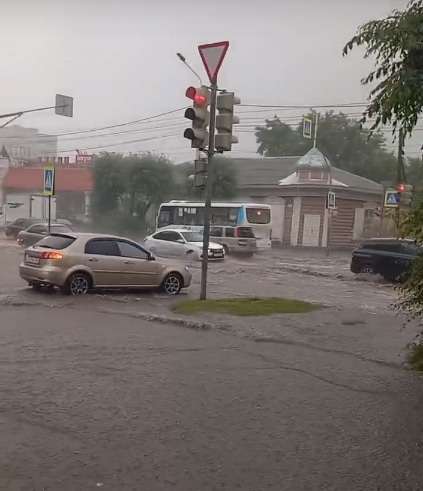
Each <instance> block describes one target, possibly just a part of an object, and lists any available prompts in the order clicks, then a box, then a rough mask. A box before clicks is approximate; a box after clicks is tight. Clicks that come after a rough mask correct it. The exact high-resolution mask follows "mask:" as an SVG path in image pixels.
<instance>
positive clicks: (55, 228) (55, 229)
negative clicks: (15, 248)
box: [17, 223, 72, 247]
mask: <svg viewBox="0 0 423 491" xmlns="http://www.w3.org/2000/svg"><path fill="white" fill-rule="evenodd" d="M50 232H51V233H57V234H58V233H66V232H72V229H70V228H69V227H67V226H66V225H62V224H60V223H52V224H51V225H50ZM47 235H49V233H48V223H36V224H34V225H31V226H30V227H28V228H27V229H26V230H22V231H21V232H19V233H18V239H17V241H18V244H19V245H21V246H25V247H28V246H30V245H32V244H35V243H36V242H38V241H39V240H41V239H43V238H44V237H46V236H47Z"/></svg>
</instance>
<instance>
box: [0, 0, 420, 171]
mask: <svg viewBox="0 0 423 491" xmlns="http://www.w3.org/2000/svg"><path fill="white" fill-rule="evenodd" d="M406 3H407V0H354V1H352V0H343V1H339V0H284V1H283V2H282V1H275V0H261V1H260V2H253V1H245V0H244V1H242V2H241V1H234V0H232V1H231V0H226V1H225V0H215V1H212V2H194V1H193V0H178V1H175V0H156V1H154V2H152V1H146V0H0V6H1V19H2V23H1V24H2V40H3V43H2V49H1V51H0V57H1V62H2V63H1V67H2V76H1V82H0V84H1V87H2V95H3V97H2V111H1V112H3V113H5V112H12V111H17V110H23V109H30V108H34V107H40V106H46V105H52V104H54V95H55V93H57V92H58V93H62V94H66V95H70V96H73V97H74V100H75V103H74V104H75V106H74V118H73V119H69V118H63V117H59V116H55V115H54V113H53V111H48V112H45V113H35V114H31V115H27V116H24V117H23V118H22V119H20V120H19V124H21V125H23V126H27V127H28V126H30V127H38V128H39V130H40V131H43V132H52V133H62V132H67V131H69V132H74V131H78V130H85V129H94V128H101V127H104V126H112V125H115V124H120V123H126V122H129V121H134V120H140V119H143V118H148V117H150V116H154V115H157V114H160V113H166V112H168V111H172V110H175V109H178V108H181V107H183V106H185V105H187V99H185V97H184V95H185V90H186V88H187V87H188V86H189V85H191V84H193V85H196V83H197V80H196V79H195V77H194V76H193V75H192V74H191V72H190V71H189V70H188V69H187V68H186V67H185V66H184V65H183V64H182V63H181V62H180V61H179V60H178V58H177V57H176V52H178V51H179V52H181V53H183V54H184V55H185V56H186V58H187V60H188V61H189V62H190V63H191V64H192V65H193V67H195V69H196V70H197V71H198V72H199V73H200V74H201V76H202V77H204V80H205V79H206V76H205V73H204V70H203V68H202V64H201V60H200V57H199V55H198V51H197V46H198V45H199V44H203V43H208V42H215V41H221V40H229V41H230V48H229V51H228V53H227V57H226V59H225V61H224V64H223V67H222V71H221V74H220V79H219V85H220V86H221V87H224V88H226V89H228V90H233V91H235V93H236V94H237V95H238V96H239V97H240V98H241V100H242V103H243V104H262V105H280V106H284V105H309V106H315V105H336V104H343V103H356V102H364V101H365V100H366V98H367V89H365V88H363V87H362V86H361V85H360V79H361V78H362V77H363V76H364V75H365V74H366V73H367V72H368V71H369V69H370V68H371V67H372V65H371V63H370V62H369V61H367V62H366V61H365V60H363V58H362V53H360V52H359V51H357V52H356V53H354V54H353V55H351V56H348V57H347V58H343V57H342V55H341V50H342V47H343V46H344V44H345V43H346V42H347V41H348V40H349V38H350V37H351V36H352V35H354V33H355V31H356V29H357V26H358V25H360V24H362V23H364V22H366V21H368V20H371V19H374V18H380V17H384V16H386V15H387V14H388V13H389V12H390V11H391V10H392V9H394V8H399V9H402V8H404V6H405V5H406ZM334 109H335V110H336V108H334ZM238 112H239V113H240V117H241V125H240V127H239V131H238V132H237V134H238V137H239V140H240V143H239V144H238V145H237V146H236V151H235V152H234V153H233V155H234V156H235V155H236V156H240V155H245V156H253V155H254V152H255V150H256V144H255V140H254V134H253V130H254V126H255V125H256V124H260V122H262V121H264V119H265V118H266V117H272V116H274V115H275V114H278V115H279V116H280V117H281V119H282V120H284V119H285V120H286V121H288V122H289V123H295V122H296V121H297V119H298V120H299V117H300V114H301V111H298V110H286V109H277V108H275V109H268V110H263V109H262V108H259V107H256V108H254V107H240V108H239V111H238ZM347 112H350V113H352V114H353V115H358V114H357V112H358V110H357V109H349V110H347ZM296 118H297V119H296ZM184 127H185V126H184V119H183V110H180V111H179V112H176V113H174V114H171V115H169V116H167V117H161V118H158V119H152V120H149V121H147V122H144V123H139V124H132V125H127V126H121V127H118V128H114V129H110V130H107V131H101V132H91V133H85V134H82V135H81V134H80V135H67V136H63V137H62V138H61V139H60V150H61V151H62V152H63V153H62V155H65V154H69V153H70V152H66V151H72V150H73V149H75V148H80V149H85V148H89V147H96V149H98V150H100V149H101V148H100V147H103V149H104V150H110V151H133V152H135V151H142V150H156V151H160V152H164V153H166V154H168V155H169V156H170V157H171V158H173V159H174V160H175V161H177V162H180V161H183V160H187V159H190V158H192V156H193V152H192V151H191V150H190V148H189V141H188V140H184V139H183V138H182V134H183V130H184ZM105 133H113V134H109V135H108V136H104V135H105ZM118 133H120V134H118ZM418 133H419V131H416V134H417V135H418ZM99 135H100V136H99ZM101 135H102V136H101ZM134 140H137V141H136V142H134ZM419 141H420V137H418V138H417V139H416V141H415V142H413V144H412V145H411V146H409V152H410V154H411V155H413V156H417V154H418V153H419V148H420V143H419ZM125 142H132V143H125ZM87 151H88V152H91V150H87ZM94 151H95V149H94Z"/></svg>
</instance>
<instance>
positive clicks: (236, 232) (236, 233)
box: [235, 228, 239, 238]
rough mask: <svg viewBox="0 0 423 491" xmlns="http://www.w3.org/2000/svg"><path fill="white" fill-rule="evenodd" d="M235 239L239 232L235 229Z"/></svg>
mask: <svg viewBox="0 0 423 491" xmlns="http://www.w3.org/2000/svg"><path fill="white" fill-rule="evenodd" d="M235 237H236V238H238V237H239V230H238V229H237V228H236V229H235Z"/></svg>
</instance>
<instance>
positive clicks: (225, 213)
mask: <svg viewBox="0 0 423 491" xmlns="http://www.w3.org/2000/svg"><path fill="white" fill-rule="evenodd" d="M211 222H212V224H213V225H228V223H229V208H223V207H216V208H213V209H212V220H211Z"/></svg>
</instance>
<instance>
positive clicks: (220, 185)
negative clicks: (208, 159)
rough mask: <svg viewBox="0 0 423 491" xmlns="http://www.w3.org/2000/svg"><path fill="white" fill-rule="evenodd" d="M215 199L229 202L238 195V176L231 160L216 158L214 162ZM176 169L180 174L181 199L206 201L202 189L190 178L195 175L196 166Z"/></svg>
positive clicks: (184, 165) (191, 164)
mask: <svg viewBox="0 0 423 491" xmlns="http://www.w3.org/2000/svg"><path fill="white" fill-rule="evenodd" d="M213 162H214V164H213V165H214V172H213V199H215V200H219V199H220V200H229V199H233V198H235V197H236V195H237V176H236V169H235V167H234V165H233V164H232V162H231V159H228V158H225V157H220V156H216V157H215V158H214V160H213ZM175 167H176V170H177V172H178V181H179V183H180V186H179V196H178V197H180V199H204V194H203V192H202V190H201V189H199V188H196V187H195V186H194V182H193V181H192V180H191V179H189V176H191V175H193V174H194V164H193V163H191V162H190V163H186V164H179V165H177V166H175Z"/></svg>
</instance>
